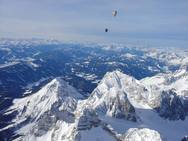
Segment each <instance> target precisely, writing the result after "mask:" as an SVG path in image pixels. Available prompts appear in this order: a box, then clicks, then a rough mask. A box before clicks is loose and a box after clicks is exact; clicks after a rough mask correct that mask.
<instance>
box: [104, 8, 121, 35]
mask: <svg viewBox="0 0 188 141" xmlns="http://www.w3.org/2000/svg"><path fill="white" fill-rule="evenodd" d="M117 13H118V12H117V10H114V11H112V16H113V17H116V16H117ZM105 32H108V28H105Z"/></svg>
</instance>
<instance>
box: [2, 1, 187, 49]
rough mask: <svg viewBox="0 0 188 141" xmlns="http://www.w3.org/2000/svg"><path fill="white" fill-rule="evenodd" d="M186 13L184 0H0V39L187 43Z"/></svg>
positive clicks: (159, 43)
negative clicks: (116, 12) (107, 30)
mask: <svg viewBox="0 0 188 141" xmlns="http://www.w3.org/2000/svg"><path fill="white" fill-rule="evenodd" d="M113 10H117V11H118V14H117V16H116V17H113V16H112V14H111V13H112V11H113ZM187 17H188V1H187V0H181V1H175V0H166V1H162V0H158V1H155V0H142V1H139V0H126V1H124V0H118V1H116V0H110V1H107V0H103V1H101V0H96V1H91V0H53V1H52V0H32V1H30V0H0V22H1V25H0V38H3V37H6V38H42V39H57V40H65V41H79V42H86V41H89V42H104V43H108V42H117V43H143V44H144V43H145V44H148V45H159V46H160V45H161V46H163V45H164V46H179V47H187V44H188V19H187ZM105 28H108V29H109V32H108V33H105V32H104V29H105Z"/></svg>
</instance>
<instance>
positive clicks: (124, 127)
mask: <svg viewBox="0 0 188 141" xmlns="http://www.w3.org/2000/svg"><path fill="white" fill-rule="evenodd" d="M181 71H183V72H184V73H182V72H180V73H179V72H175V73H169V74H161V75H160V79H159V77H158V76H154V77H152V78H145V79H143V80H140V81H139V80H136V79H135V78H133V77H131V76H128V75H126V74H123V73H121V72H120V71H114V72H111V73H107V74H106V75H105V76H104V78H103V79H102V80H101V82H100V83H99V84H98V86H97V87H96V88H95V90H94V91H93V92H92V93H91V95H90V96H89V97H88V98H87V99H83V98H82V96H81V95H80V94H79V93H78V92H77V91H76V90H75V89H74V88H73V87H71V86H69V85H68V84H67V83H66V82H64V81H63V80H61V79H60V78H57V79H54V80H53V81H51V82H50V83H49V84H47V85H46V86H45V87H43V88H42V89H41V90H40V91H39V92H37V93H35V94H32V95H31V96H28V97H25V98H23V99H19V100H15V101H14V104H13V106H11V107H10V108H9V110H8V111H7V112H6V114H7V115H9V114H11V113H16V117H15V118H14V119H13V120H12V123H10V124H9V125H8V126H7V127H6V128H4V129H0V130H1V131H2V130H3V131H4V130H6V129H12V130H13V131H14V133H15V135H21V136H18V138H16V139H15V140H23V141H28V140H29V141H42V140H47V141H53V140H55V141H87V140H93V141H95V140H98V141H104V140H110V141H139V140H144V141H165V140H168V141H177V140H181V139H182V138H183V137H184V136H185V135H186V134H187V133H188V119H187V115H186V110H185V109H184V108H185V101H186V99H187V97H186V95H182V92H184V91H183V89H185V90H186V87H184V88H183V89H182V88H181V91H180V90H177V89H176V90H173V87H174V86H175V85H174V84H175V83H176V84H177V83H180V84H181V83H182V82H184V81H187V79H186V78H187V70H185V71H184V70H181ZM177 74H178V75H177ZM167 78H168V79H167ZM172 78H173V79H172ZM175 78H176V79H175ZM169 79H170V80H171V81H167V80H169ZM159 80H160V81H159ZM167 82H168V83H167ZM182 100H183V101H182ZM183 112H185V114H184V115H183V117H184V118H181V116H182V113H183ZM167 113H168V114H167ZM172 133H173V134H172Z"/></svg>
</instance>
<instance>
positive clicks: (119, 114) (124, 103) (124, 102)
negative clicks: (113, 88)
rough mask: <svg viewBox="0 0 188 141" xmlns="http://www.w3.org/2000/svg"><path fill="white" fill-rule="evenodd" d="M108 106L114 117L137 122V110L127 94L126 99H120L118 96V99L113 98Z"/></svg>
mask: <svg viewBox="0 0 188 141" xmlns="http://www.w3.org/2000/svg"><path fill="white" fill-rule="evenodd" d="M107 106H108V107H109V110H110V111H112V117H115V118H120V119H127V120H130V121H136V116H135V109H134V107H133V106H132V105H131V103H130V102H129V100H128V98H127V95H126V94H125V93H124V98H120V97H119V94H117V97H115V98H112V99H111V100H110V102H109V103H108V105H107Z"/></svg>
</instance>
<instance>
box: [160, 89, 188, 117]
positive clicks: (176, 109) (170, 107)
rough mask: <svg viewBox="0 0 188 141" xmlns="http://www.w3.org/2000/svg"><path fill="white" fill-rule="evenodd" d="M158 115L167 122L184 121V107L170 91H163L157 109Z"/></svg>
mask: <svg viewBox="0 0 188 141" xmlns="http://www.w3.org/2000/svg"><path fill="white" fill-rule="evenodd" d="M157 111H158V112H159V115H160V116H161V117H164V118H165V119H169V120H185V116H186V113H185V110H184V106H183V104H182V102H181V100H180V98H179V96H177V94H176V93H175V92H174V91H172V90H169V91H163V92H162V96H161V104H160V107H159V108H157Z"/></svg>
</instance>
